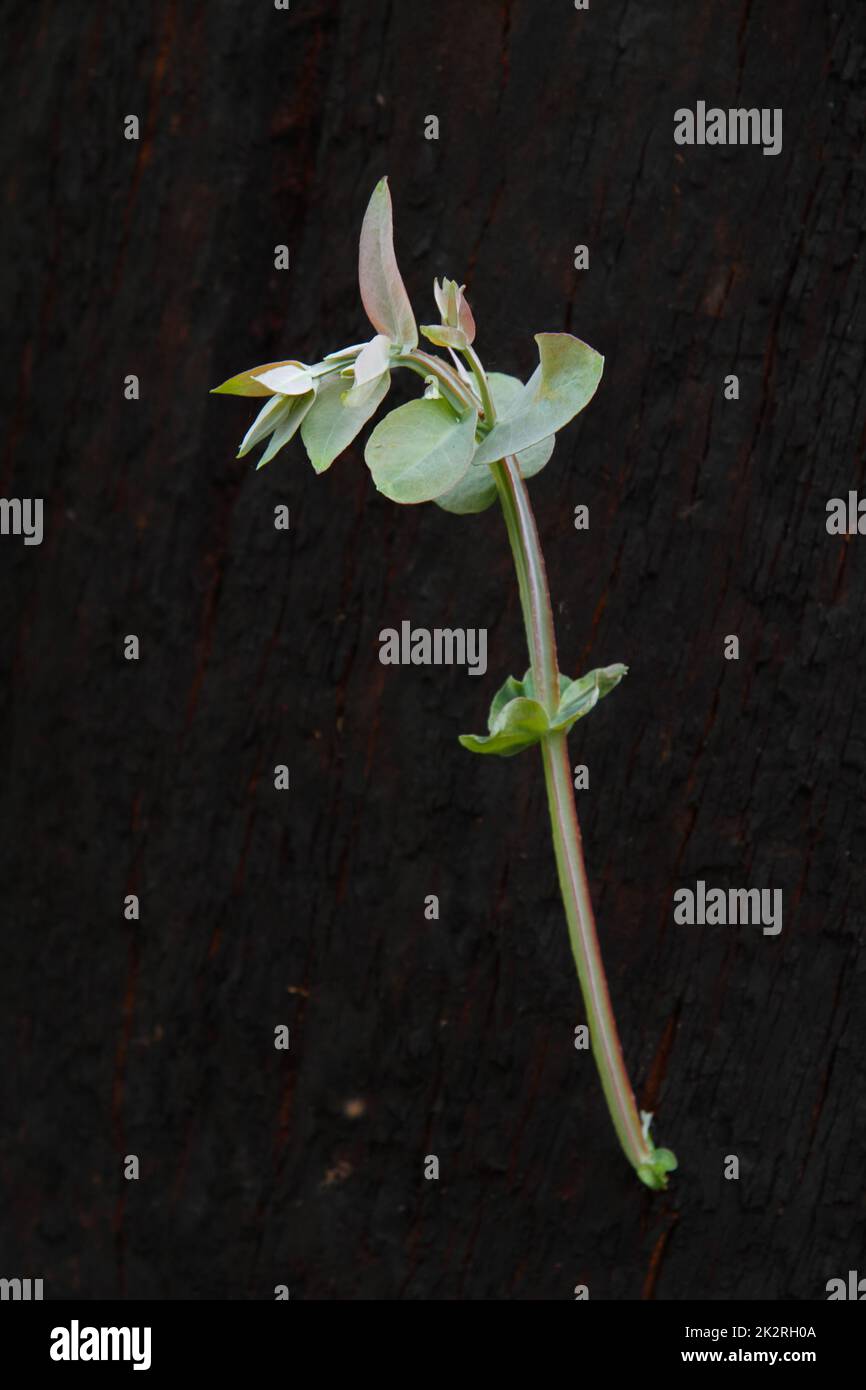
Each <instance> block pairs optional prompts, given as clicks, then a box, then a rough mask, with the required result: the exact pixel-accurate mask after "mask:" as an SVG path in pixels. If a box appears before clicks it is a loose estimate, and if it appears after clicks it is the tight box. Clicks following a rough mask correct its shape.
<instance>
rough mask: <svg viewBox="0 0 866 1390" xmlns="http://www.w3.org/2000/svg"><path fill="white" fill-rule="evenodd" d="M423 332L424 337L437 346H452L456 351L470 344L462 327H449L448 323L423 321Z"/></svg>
mask: <svg viewBox="0 0 866 1390" xmlns="http://www.w3.org/2000/svg"><path fill="white" fill-rule="evenodd" d="M421 332H422V333H423V334H424V337H425V338H427V340H428V341H429V342H431V343H435V344H436V347H450V348H453V349H454V351H455V352H462V351H463V350H464V349H465V348H467V347H468V346H469V341H468V339H467V337H466V334H465V333H464V332H463V329H462V328H449V327H448V324H447V323H426V324H425V323H422V325H421Z"/></svg>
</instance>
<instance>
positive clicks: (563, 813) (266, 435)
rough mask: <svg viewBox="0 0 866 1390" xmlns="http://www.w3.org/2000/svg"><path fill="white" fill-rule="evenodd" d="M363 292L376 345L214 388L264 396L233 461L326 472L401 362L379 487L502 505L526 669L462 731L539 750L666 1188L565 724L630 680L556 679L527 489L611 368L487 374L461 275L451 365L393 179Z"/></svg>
mask: <svg viewBox="0 0 866 1390" xmlns="http://www.w3.org/2000/svg"><path fill="white" fill-rule="evenodd" d="M358 277H359V281H360V289H361V299H362V301H363V304H364V308H365V310H366V312H367V317H368V318H369V320H370V322H371V324H372V326H373V328H374V329H375V334H374V336H373V337H372V338H371V339H370V340H369V341H368V342H366V343H360V344H356V345H354V346H352V347H346V348H342V349H341V350H339V351H338V352H331V353H329V354H328V355H327V356H326V357H324V358H323V359H322V361H321V362H316V363H314V364H313V365H307V364H305V363H303V362H297V361H294V360H289V361H284V362H268V363H265V364H264V365H263V366H261V367H253V368H251V369H250V370H249V371H246V372H241V373H240V375H238V376H235V377H232V378H231V379H230V380H229V381H226V382H224V383H223V384H222V386H218V387H217V388H216V390H217V391H218V392H224V393H227V394H230V395H240V396H258V397H266V400H265V403H264V405H263V406H262V408H261V410H260V411H259V413H258V415H257V416H256V418H255V420H254V421H253V423H252V425H251V426H250V428H249V429H248V430H247V432H246V434H245V435H244V438H243V440H242V441H241V447H240V450H239V456H243V455H244V454H247V453H249V451H250V450H251V449H253V448H255V447H256V446H257V445H261V444H264V445H266V447H265V448H264V450H263V452H262V455H261V457H260V458H259V462H258V464H257V467H258V468H262V467H264V465H265V464H266V463H268V462H270V460H271V459H272V458H273V457H274V456H275V454H277V453H278V452H279V450H280V449H282V448H283V447H284V445H286V444H287V443H288V442H289V440H290V439H291V438H292V437H293V436H294V435H295V434H296V433H298V432H299V431H300V435H301V440H302V441H303V444H304V447H305V448H306V451H307V455H308V456H309V459H310V462H311V463H312V465H313V468H314V469H315V470H316V472H317V473H322V472H324V471H325V469H327V468H330V466H331V464H332V463H333V462H334V460H335V459H336V458H337V456H338V455H339V454H341V453H342V452H343V451H344V449H346V448H347V447H348V446H349V445H350V444H351V442H352V440H353V439H354V438H355V437H356V436H357V435H358V434H359V432H360V431H361V430H362V429H363V428H364V426H365V425H366V424H367V423H368V421H369V420H371V419H372V417H373V415H374V414H375V413H376V411H377V410H378V408H379V406H380V405H381V404H382V401H383V400H384V399H385V396H386V395H387V393H388V388H389V386H390V383H391V373H392V371H394V370H395V369H396V368H398V367H405V368H407V369H408V370H410V371H412V372H415V373H416V374H417V375H418V376H419V377H421V379H422V383H423V392H422V394H421V395H419V396H418V397H417V398H416V399H414V400H411V401H409V402H408V404H406V405H401V406H398V407H397V408H396V409H395V410H392V411H391V412H390V413H389V414H387V415H385V416H384V418H383V419H381V420H380V421H379V423H378V424H377V425H376V427H375V429H374V430H373V431H372V433H371V434H370V436H369V438H368V440H367V444H366V448H365V451H364V458H365V461H366V463H367V467H368V468H369V470H370V473H371V475H372V478H373V482H374V484H375V486H376V487H377V488H378V490H379V491H380V492H382V493H384V495H385V496H386V497H388V498H390V499H391V501H393V502H399V503H404V504H414V503H418V502H436V504H437V505H438V506H440V507H442V508H444V510H445V511H448V512H454V513H456V514H458V515H466V514H469V513H474V512H481V511H484V510H485V509H486V508H487V507H489V506H490V505H491V504H492V503H493V502H495V501H496V500H497V499H498V501H499V504H500V506H501V508H502V513H503V516H504V519H505V527H506V531H507V533H508V540H509V543H510V546H511V551H512V554H513V558H514V566H515V570H516V573H517V584H518V589H519V593H520V603H521V608H522V611H523V621H524V626H525V629H526V641H527V646H528V650H529V669H528V670H527V671H526V673H525V675H524V676H523V678H522V680H516V679H515V678H514V677H513V676H509V677H508V679H507V680H506V681H505V683H504V684H503V685H502V686H501V687H500V689H499V690H498V691H497V692H496V694H495V695H494V697H493V701H492V703H491V706H490V713H489V716H488V721H487V725H488V727H487V733H486V734H480V735H478V734H464V735H463V736H462V737H461V739H460V742H461V744H462V745H463V747H464V748H467V749H469V751H470V752H473V753H481V754H497V755H498V756H499V757H505V758H508V757H512V756H513V755H515V754H517V753H520V752H522V751H523V750H524V749H526V748H530V747H532V746H533V745H538V747H539V749H540V752H541V759H542V764H543V767H544V778H545V783H546V787H547V800H548V806H549V810H550V824H551V830H552V837H553V848H554V853H555V857H556V865H557V870H558V874H559V885H560V889H561V892H562V900H563V904H564V906H565V915H566V919H567V922H568V930H569V936H570V939H571V947H572V952H573V954H574V959H575V963H576V965H577V973H578V977H579V980H580V987H581V991H582V994H583V1001H584V1006H585V1008H586V1014H587V1019H588V1022H589V1034H590V1043H591V1046H592V1051H593V1055H594V1057H595V1061H596V1065H597V1067H598V1072H599V1076H600V1078H601V1084H602V1087H603V1090H604V1095H605V1098H606V1100H607V1105H608V1109H609V1111H610V1115H611V1119H612V1121H613V1125H614V1128H615V1130H616V1133H617V1135H618V1137H619V1141H620V1144H621V1145H622V1148H623V1150H624V1152H625V1154H626V1157H627V1158H628V1160H629V1162H630V1163H631V1165H632V1167H633V1168H634V1169H635V1172H636V1173H637V1175H638V1177H639V1178H640V1179H641V1181H642V1182H644V1183H645V1184H646V1185H647V1187H650V1188H653V1189H655V1190H661V1189H663V1188H665V1187H666V1186H667V1180H668V1178H667V1175H668V1173H669V1172H670V1171H671V1170H672V1169H674V1168H676V1166H677V1162H676V1159H675V1157H674V1155H673V1154H672V1153H671V1152H670V1150H669V1149H661V1148H656V1146H655V1144H654V1143H653V1140H652V1138H651V1136H650V1119H651V1116H650V1115H649V1114H647V1113H646V1112H640V1113H638V1109H637V1106H636V1104H635V1099H634V1094H633V1092H632V1088H631V1084H630V1082H629V1079H628V1074H627V1072H626V1068H625V1062H624V1060H623V1055H622V1048H621V1046H620V1041H619V1034H618V1031H617V1026H616V1020H615V1018H614V1014H613V1009H612V1008H611V1002H610V996H609V992H608V987H607V980H606V977H605V973H604V966H603V965H602V960H601V951H600V948H599V942H598V935H597V932H596V927H595V919H594V916H593V911H592V902H591V900H590V893H589V884H588V882H587V876H586V868H585V865H584V860H583V849H582V844H581V836H580V828H579V825H578V820H577V810H576V807H575V801H574V788H573V785H572V780H571V767H570V763H569V758H568V745H567V736H568V731H569V729H570V728H571V727H572V725H573V724H575V723H576V721H577V720H578V719H582V718H583V717H584V716H585V715H587V714H589V712H590V710H592V709H594V708H595V706H596V704H597V703H598V701H599V700H600V699H602V698H603V696H605V695H607V694H609V693H610V691H612V690H613V689H614V688H615V687H616V686H617V685H618V684H619V682H620V681H621V680H622V678H623V676H624V675H625V674H626V671H627V667H625V666H623V665H621V664H620V663H616V664H614V665H611V666H605V667H601V668H600V669H598V670H595V671H590V672H589V673H588V675H585V676H582V677H581V678H580V679H579V680H572V679H570V678H569V677H567V676H564V675H562V673H561V672H560V670H559V663H558V659H557V653H556V638H555V634H554V626H553V610H552V607H551V602H550V593H549V590H548V585H547V576H546V573H545V568H544V558H543V556H542V552H541V546H540V543H539V539H538V531H537V529H536V525H535V518H534V515H533V512H532V507H531V505H530V501H529V493H528V490H527V487H526V480H527V478H531V477H533V476H534V475H535V474H536V473H538V472H540V470H541V469H542V468H543V467H544V466H545V464H546V463H547V462H548V460H549V458H550V456H551V454H552V453H553V447H554V443H555V436H556V434H557V431H559V430H561V429H562V428H563V426H565V425H567V424H568V422H569V421H570V420H572V419H573V418H574V416H575V415H577V414H578V413H579V412H580V411H581V410H583V408H584V406H586V405H588V403H589V402H590V400H591V399H592V397H593V395H594V394H595V391H596V388H597V387H598V384H599V381H600V380H601V374H602V368H603V365H604V362H603V359H602V357H601V356H600V354H599V353H597V352H595V351H594V350H593V349H592V348H591V347H588V346H587V344H586V343H583V342H581V341H580V339H579V338H574V337H572V336H571V335H570V334H569V333H537V334H536V335H535V341H536V343H537V344H538V357H539V362H538V366H537V367H536V369H535V371H534V372H533V374H532V376H531V377H530V378H529V380H528V381H527V382H526V383H525V384H524V383H523V382H521V381H519V380H518V379H517V378H516V377H512V376H506V375H503V374H502V373H500V372H489V373H488V372H486V371H485V369H484V367H483V365H482V363H481V360H480V358H479V357H478V354H477V353H476V351H475V349H474V347H473V343H474V340H475V320H474V318H473V315H472V310H471V309H470V307H469V304H468V302H467V300H466V297H465V294H464V288H465V287H464V286H463V285H458V284H457V282H456V281H454V280H443V281H442V283H441V284H439V283H438V281H436V282H434V291H433V292H434V298H435V300H436V305H437V307H438V309H439V314H440V319H441V322H440V323H438V324H430V325H427V326H424V327H422V328H421V332H422V334H423V335H424V337H425V338H426V339H427V340H428V342H430V343H432V344H433V345H434V346H435V347H441V348H445V349H446V350H447V352H448V353H449V355H450V360H446V359H445V358H443V357H441V356H439V355H438V354H435V353H429V352H426V351H424V350H423V349H421V348H420V347H419V346H418V328H417V326H416V322H415V316H414V314H413V312H412V305H411V303H410V301H409V296H408V294H407V293H406V287H405V285H404V284H403V280H402V278H401V275H400V271H399V268H398V266H397V259H396V256H395V254H394V238H393V217H392V210H391V195H390V193H389V191H388V182H387V179H382V180H381V181H380V182H379V183H378V184H377V185H376V188H375V189H374V191H373V196H372V197H371V199H370V202H369V205H368V207H367V211H366V213H365V215H364V222H363V225H362V227H361V240H360V249H359V256H358Z"/></svg>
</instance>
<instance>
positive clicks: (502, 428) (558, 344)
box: [475, 333, 604, 465]
mask: <svg viewBox="0 0 866 1390" xmlns="http://www.w3.org/2000/svg"><path fill="white" fill-rule="evenodd" d="M535 341H536V342H537V343H538V352H539V357H540V359H541V360H540V363H539V366H538V367H537V368H536V369H535V371H534V372H533V374H532V376H531V377H530V378H529V381H528V382H527V383H526V385H525V386H524V387H523V390H522V391H521V393H520V396H519V397H518V398H517V399H516V401H515V404H514V406H513V407H512V409H511V410H509V412H508V414H507V415H506V416H505V417H504V418H502V419H500V420H498V421H497V423H496V424H495V425H494V427H493V429H492V430H491V431H490V433H489V434H488V435H487V437H486V438H485V439H484V440H482V442H481V444H480V445H479V447H478V453H477V454H476V456H475V462H476V463H477V464H479V465H480V464H481V463H494V462H495V461H496V460H497V459H501V458H504V457H505V455H506V454H517V453H519V452H520V451H521V450H523V449H528V448H529V447H530V445H533V444H539V443H540V442H541V441H542V440H543V439H547V437H548V436H549V435H551V434H555V433H556V431H557V430H561V429H562V427H563V425H567V424H568V422H569V420H571V419H573V418H574V416H575V415H577V414H578V413H579V412H580V411H581V410H583V408H584V406H585V405H587V404H588V403H589V401H591V400H592V397H593V396H594V394H595V391H596V388H597V386H598V383H599V381H600V380H601V373H602V369H603V367H604V358H603V357H602V356H601V354H600V353H598V352H596V351H595V350H594V349H593V348H591V347H587V345H586V343H582V342H581V341H580V339H579V338H573V337H572V336H571V334H570V333H537V334H536V335H535Z"/></svg>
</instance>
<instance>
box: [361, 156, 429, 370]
mask: <svg viewBox="0 0 866 1390" xmlns="http://www.w3.org/2000/svg"><path fill="white" fill-rule="evenodd" d="M358 283H359V285H360V288H361V299H362V301H363V304H364V308H365V310H366V312H367V317H368V318H369V320H370V322H371V323H372V325H373V327H374V328H375V329H376V330H377V332H379V333H383V334H385V336H386V337H388V338H390V339H391V341H392V342H393V343H397V344H398V345H399V346H402V347H406V348H414V347H416V346H417V344H418V329H417V327H416V325H415V315H414V314H413V313H412V305H411V304H410V303H409V296H408V294H407V293H406V286H405V285H404V284H403V280H402V277H401V275H400V271H399V269H398V267H397V257H396V256H395V254H394V219H393V212H392V209H391V194H390V192H389V191H388V180H387V179H380V180H379V182H378V183H377V184H376V187H375V188H374V190H373V196H372V197H371V199H370V202H369V204H368V205H367V211H366V212H365V214H364V221H363V223H362V226H361V241H360V246H359V249H358Z"/></svg>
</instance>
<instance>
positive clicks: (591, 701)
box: [551, 662, 628, 731]
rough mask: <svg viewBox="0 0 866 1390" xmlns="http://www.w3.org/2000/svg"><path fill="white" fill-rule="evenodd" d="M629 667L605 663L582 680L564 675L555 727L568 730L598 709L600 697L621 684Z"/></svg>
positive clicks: (554, 720)
mask: <svg viewBox="0 0 866 1390" xmlns="http://www.w3.org/2000/svg"><path fill="white" fill-rule="evenodd" d="M627 673H628V667H627V666H623V665H622V663H621V662H617V663H616V664H615V665H613V666H603V667H600V668H599V669H598V670H597V671H590V672H589V674H588V675H586V676H581V677H580V679H579V680H568V679H567V678H566V677H565V676H563V675H560V677H559V682H560V686H559V689H560V695H559V707H558V709H557V711H556V714H555V715H554V717H553V719H552V720H551V727H552V728H554V729H562V730H565V731H567V730H568V729H570V728H571V726H572V725H573V724H575V723H576V722H577V720H578V719H582V718H583V717H584V715H586V714H589V712H590V710H592V709H595V706H596V705H597V704H598V702H599V700H601V699H603V698H604V696H605V695H609V694H610V692H611V690H613V689H614V688H615V687H616V686H618V685H619V683H620V681H621V680H622V678H623V676H624V675H626V674H627Z"/></svg>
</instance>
